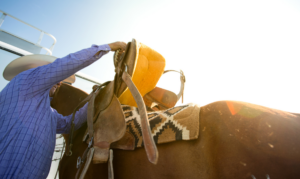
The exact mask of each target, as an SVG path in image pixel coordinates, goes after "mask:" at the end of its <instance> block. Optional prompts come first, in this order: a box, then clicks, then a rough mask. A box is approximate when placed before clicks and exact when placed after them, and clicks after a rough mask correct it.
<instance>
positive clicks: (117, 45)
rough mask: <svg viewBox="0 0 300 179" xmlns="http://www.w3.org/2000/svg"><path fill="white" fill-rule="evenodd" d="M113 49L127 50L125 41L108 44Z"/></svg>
mask: <svg viewBox="0 0 300 179" xmlns="http://www.w3.org/2000/svg"><path fill="white" fill-rule="evenodd" d="M108 45H109V47H110V49H111V51H116V50H118V49H122V50H125V48H126V43H125V42H114V43H111V44H108Z"/></svg>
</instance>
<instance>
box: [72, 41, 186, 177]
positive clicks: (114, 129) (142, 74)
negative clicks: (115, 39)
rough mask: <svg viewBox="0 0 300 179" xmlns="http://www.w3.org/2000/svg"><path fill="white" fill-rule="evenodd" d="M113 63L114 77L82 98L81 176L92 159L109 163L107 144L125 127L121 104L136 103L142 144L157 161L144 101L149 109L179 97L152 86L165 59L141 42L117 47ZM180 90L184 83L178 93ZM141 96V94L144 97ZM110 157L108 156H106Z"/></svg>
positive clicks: (161, 69) (169, 103)
mask: <svg viewBox="0 0 300 179" xmlns="http://www.w3.org/2000/svg"><path fill="white" fill-rule="evenodd" d="M114 65H115V72H116V74H115V77H114V81H110V82H106V83H104V84H102V85H100V86H98V87H96V88H94V90H93V92H92V93H91V94H90V95H89V96H88V97H87V98H86V99H85V100H83V102H82V103H86V102H89V104H88V115H87V124H88V129H87V131H86V134H85V135H84V138H83V141H85V142H87V143H88V144H89V145H88V148H87V150H86V151H85V152H84V155H83V158H86V162H85V163H86V164H85V166H84V169H83V170H82V171H81V177H80V178H82V177H83V176H84V175H85V172H86V171H87V169H88V166H89V164H90V162H91V161H93V163H104V162H107V161H110V164H111V160H112V155H111V153H110V151H109V149H110V146H111V144H112V143H113V142H116V141H118V140H120V139H121V138H122V137H123V136H124V134H125V131H126V124H125V116H124V113H123V110H122V107H121V104H126V105H131V106H137V107H138V112H139V115H140V116H141V129H142V134H143V141H144V147H145V149H146V153H147V156H148V159H149V161H150V162H152V163H154V164H156V162H157V159H158V151H157V148H156V145H155V143H154V141H153V137H152V134H151V131H150V127H149V121H148V117H147V110H146V106H145V103H146V104H147V106H148V107H147V108H148V109H151V108H152V109H153V103H155V104H156V106H158V107H160V108H162V109H164V108H169V107H172V106H174V105H175V104H176V102H177V100H178V97H177V96H176V95H175V94H172V92H169V91H167V90H163V89H160V88H158V87H155V86H156V83H157V81H158V80H159V78H160V77H161V75H162V74H163V72H164V67H165V59H164V58H163V57H162V56H161V55H160V54H159V53H157V52H156V51H154V50H152V49H150V48H149V47H147V46H145V45H144V44H142V43H138V42H137V41H136V40H135V39H133V40H132V42H129V43H128V44H127V46H126V50H125V53H119V52H118V51H117V52H116V53H115V55H114ZM149 69H151V70H149ZM147 73H148V74H147ZM182 75H183V73H182ZM182 86H183V85H182ZM182 93H183V87H182V90H181V92H180V95H182ZM142 96H144V99H143V97H142ZM175 98H176V99H175ZM144 100H145V101H146V102H144ZM170 101H172V102H170ZM175 101H176V102H175ZM82 103H81V104H82ZM76 111H77V108H76V109H75V110H74V113H73V120H72V128H71V132H70V135H69V144H68V145H67V147H66V151H67V152H66V155H72V145H73V141H72V138H73V131H74V116H75V112H76ZM128 142H130V141H128ZM109 158H110V160H108V159H109ZM79 159H80V158H79ZM82 163H83V162H82V161H81V159H80V160H79V161H78V167H79V170H78V172H79V171H80V168H81V164H82Z"/></svg>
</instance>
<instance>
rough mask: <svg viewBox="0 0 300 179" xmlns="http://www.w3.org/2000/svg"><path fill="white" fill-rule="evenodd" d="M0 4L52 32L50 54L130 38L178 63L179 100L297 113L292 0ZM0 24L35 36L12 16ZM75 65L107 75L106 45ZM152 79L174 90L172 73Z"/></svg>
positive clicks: (298, 25)
mask: <svg viewBox="0 0 300 179" xmlns="http://www.w3.org/2000/svg"><path fill="white" fill-rule="evenodd" d="M0 9H1V10H3V11H5V12H7V13H9V14H11V15H14V16H15V17H17V18H19V19H21V20H23V21H25V22H28V23H30V24H32V25H34V26H36V27H38V28H40V29H42V30H44V31H46V32H48V33H50V34H52V35H54V36H55V37H56V39H57V44H56V46H55V48H54V53H53V55H54V56H56V57H63V56H65V55H67V54H69V53H71V52H75V51H77V50H81V49H83V48H87V47H90V46H91V45H92V44H99V45H100V44H105V43H110V42H114V41H125V42H129V41H131V39H132V38H135V39H137V40H138V41H140V42H142V43H144V44H146V45H148V46H149V47H151V48H153V49H155V50H156V51H158V52H159V53H161V54H162V55H163V56H164V57H165V59H166V63H167V66H166V69H175V70H179V69H181V70H183V71H184V73H185V75H186V79H187V82H186V87H185V94H184V102H185V103H190V102H193V103H197V104H199V105H201V106H202V105H206V104H209V103H211V102H214V101H219V100H236V101H245V102H250V103H254V104H259V105H263V106H267V107H271V108H275V109H280V110H284V111H289V112H296V113H300V95H299V92H300V83H299V77H300V71H299V64H300V63H299V61H300V53H299V51H300V33H299V32H300V2H299V1H297V0H285V1H284V0H252V1H241V0H227V1H223V0H209V1H206V0H202V1H200V0H194V1H192V0H185V1H184V2H183V1H174V0H151V1H146V0H129V1H121V0H119V1H117V0H109V1H99V0H97V1H96V0H94V1H92V0H89V1H79V0H64V1H61V0H52V1H43V0H27V1H23V0H0ZM1 28H3V29H7V30H9V31H11V32H13V33H15V34H17V35H20V36H22V37H25V38H27V39H29V40H33V41H37V39H38V37H39V33H38V32H36V33H35V32H31V31H30V30H29V29H27V28H25V27H23V26H19V25H17V23H13V21H12V22H9V21H8V20H7V21H5V22H4V24H3V25H2V27H1ZM49 39H50V38H49ZM49 39H47V38H46V37H45V40H44V41H43V42H42V44H45V45H47V44H50V43H51V40H49ZM48 46H50V45H48ZM1 60H2V59H1ZM0 63H1V62H0ZM82 72H83V73H86V74H88V75H91V76H94V77H96V78H98V79H99V80H100V81H102V82H105V81H107V80H112V79H113V76H114V70H113V63H112V53H110V54H109V55H106V56H105V57H103V58H102V59H100V60H99V61H98V62H96V63H94V64H93V65H92V66H89V67H87V68H86V69H83V70H82ZM158 86H160V87H164V88H167V89H170V90H172V91H174V92H176V93H177V92H178V91H179V76H178V75H177V74H175V73H174V74H172V73H170V74H167V75H165V76H163V77H162V79H161V81H160V82H159V84H158Z"/></svg>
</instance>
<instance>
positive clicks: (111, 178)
mask: <svg viewBox="0 0 300 179" xmlns="http://www.w3.org/2000/svg"><path fill="white" fill-rule="evenodd" d="M113 158H114V153H113V150H112V149H110V150H109V162H107V163H108V179H114V167H113Z"/></svg>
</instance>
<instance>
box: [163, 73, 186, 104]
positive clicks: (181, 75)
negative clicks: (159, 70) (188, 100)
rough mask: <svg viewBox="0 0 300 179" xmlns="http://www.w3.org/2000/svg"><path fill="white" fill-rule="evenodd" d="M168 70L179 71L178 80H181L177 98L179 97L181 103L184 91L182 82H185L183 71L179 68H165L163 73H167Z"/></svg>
mask: <svg viewBox="0 0 300 179" xmlns="http://www.w3.org/2000/svg"><path fill="white" fill-rule="evenodd" d="M168 72H177V73H180V82H181V84H180V91H179V93H178V94H177V100H179V99H180V97H181V99H182V103H183V92H184V83H185V76H184V74H183V71H182V70H180V71H177V70H166V71H164V73H163V74H165V73H168Z"/></svg>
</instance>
